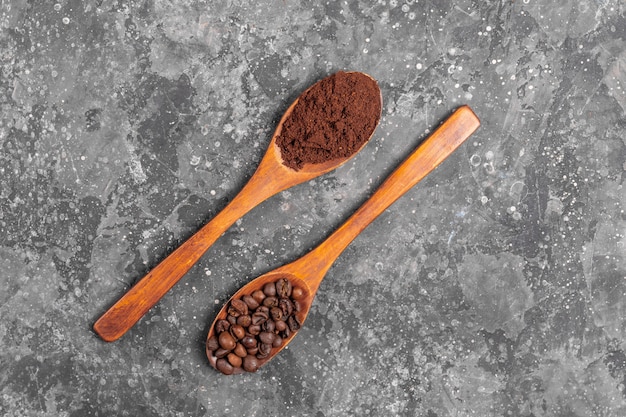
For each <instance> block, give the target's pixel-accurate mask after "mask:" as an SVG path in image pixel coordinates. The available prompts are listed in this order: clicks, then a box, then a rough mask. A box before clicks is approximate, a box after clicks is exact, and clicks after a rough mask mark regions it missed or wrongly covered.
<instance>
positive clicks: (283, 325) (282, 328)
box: [275, 320, 287, 332]
mask: <svg viewBox="0 0 626 417" xmlns="http://www.w3.org/2000/svg"><path fill="white" fill-rule="evenodd" d="M275 327H276V329H275V330H276V331H277V332H283V331H285V329H286V328H287V323H286V322H285V321H283V320H279V321H277V322H276V323H275Z"/></svg>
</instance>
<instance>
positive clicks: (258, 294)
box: [252, 290, 265, 304]
mask: <svg viewBox="0 0 626 417" xmlns="http://www.w3.org/2000/svg"><path fill="white" fill-rule="evenodd" d="M252 298H254V300H255V301H256V302H257V303H259V304H261V303H262V302H263V299H264V298H265V293H264V292H263V291H261V290H256V291H254V292H253V293H252Z"/></svg>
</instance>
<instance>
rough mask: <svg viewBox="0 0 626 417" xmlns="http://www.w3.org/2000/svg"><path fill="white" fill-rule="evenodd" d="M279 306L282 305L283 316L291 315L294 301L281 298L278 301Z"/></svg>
mask: <svg viewBox="0 0 626 417" xmlns="http://www.w3.org/2000/svg"><path fill="white" fill-rule="evenodd" d="M278 307H280V310H281V312H282V316H283V317H289V316H291V313H293V303H292V302H291V300H290V299H288V298H281V299H280V300H279V301H278Z"/></svg>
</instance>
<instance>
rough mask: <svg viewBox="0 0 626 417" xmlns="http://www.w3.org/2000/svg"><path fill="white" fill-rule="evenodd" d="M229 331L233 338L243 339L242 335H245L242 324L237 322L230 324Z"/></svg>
mask: <svg viewBox="0 0 626 417" xmlns="http://www.w3.org/2000/svg"><path fill="white" fill-rule="evenodd" d="M229 332H230V334H231V336H232V337H233V338H234V339H235V340H240V339H243V337H244V336H245V335H246V331H245V329H244V328H243V326H240V325H238V324H233V325H232V326H230V330H229Z"/></svg>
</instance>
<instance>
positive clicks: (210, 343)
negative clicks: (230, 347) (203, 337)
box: [206, 335, 220, 352]
mask: <svg viewBox="0 0 626 417" xmlns="http://www.w3.org/2000/svg"><path fill="white" fill-rule="evenodd" d="M219 347H220V342H219V341H218V340H217V336H215V335H213V336H211V337H209V340H207V341H206V348H207V349H208V350H210V351H211V352H213V351H215V350H217V349H219Z"/></svg>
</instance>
